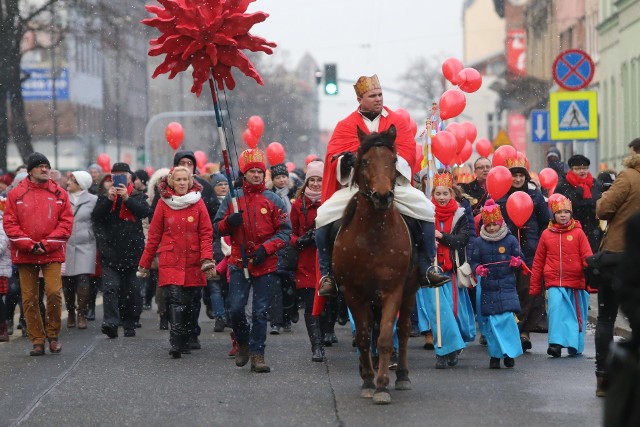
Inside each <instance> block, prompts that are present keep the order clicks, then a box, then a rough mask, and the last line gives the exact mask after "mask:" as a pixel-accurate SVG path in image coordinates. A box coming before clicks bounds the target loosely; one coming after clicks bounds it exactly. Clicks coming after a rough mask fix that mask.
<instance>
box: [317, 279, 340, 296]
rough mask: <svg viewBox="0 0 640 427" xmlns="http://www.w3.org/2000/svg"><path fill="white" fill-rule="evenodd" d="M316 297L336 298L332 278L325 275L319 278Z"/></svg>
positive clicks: (336, 288)
mask: <svg viewBox="0 0 640 427" xmlns="http://www.w3.org/2000/svg"><path fill="white" fill-rule="evenodd" d="M318 296H320V297H329V298H335V297H337V296H338V287H337V284H336V280H335V279H334V278H333V276H330V275H326V276H322V277H321V278H320V288H319V289H318Z"/></svg>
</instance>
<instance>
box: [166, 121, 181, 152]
mask: <svg viewBox="0 0 640 427" xmlns="http://www.w3.org/2000/svg"><path fill="white" fill-rule="evenodd" d="M164 136H165V138H167V142H168V143H169V145H170V146H171V148H173V149H174V150H177V149H178V147H179V146H180V144H182V140H183V139H184V129H183V128H182V125H181V124H180V123H178V122H171V123H169V124H168V125H167V127H166V129H165V130H164Z"/></svg>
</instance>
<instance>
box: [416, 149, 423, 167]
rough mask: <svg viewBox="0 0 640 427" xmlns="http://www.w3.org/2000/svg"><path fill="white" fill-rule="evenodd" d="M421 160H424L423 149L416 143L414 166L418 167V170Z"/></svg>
mask: <svg viewBox="0 0 640 427" xmlns="http://www.w3.org/2000/svg"><path fill="white" fill-rule="evenodd" d="M423 159H424V148H423V147H422V144H418V143H416V165H418V169H419V166H420V164H421V163H422V160H423Z"/></svg>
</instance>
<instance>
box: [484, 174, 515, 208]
mask: <svg viewBox="0 0 640 427" xmlns="http://www.w3.org/2000/svg"><path fill="white" fill-rule="evenodd" d="M512 183H513V178H512V177H511V172H510V171H509V169H507V168H506V167H504V166H494V167H493V168H491V170H490V171H489V175H487V191H488V192H489V195H490V196H491V198H492V199H493V200H498V199H500V198H501V197H502V196H504V195H505V194H507V192H509V190H510V189H511V184H512Z"/></svg>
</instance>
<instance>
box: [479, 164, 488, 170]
mask: <svg viewBox="0 0 640 427" xmlns="http://www.w3.org/2000/svg"><path fill="white" fill-rule="evenodd" d="M478 169H479V170H483V169H491V166H489V165H487V166H476V170H478Z"/></svg>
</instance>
